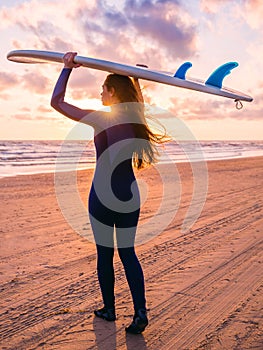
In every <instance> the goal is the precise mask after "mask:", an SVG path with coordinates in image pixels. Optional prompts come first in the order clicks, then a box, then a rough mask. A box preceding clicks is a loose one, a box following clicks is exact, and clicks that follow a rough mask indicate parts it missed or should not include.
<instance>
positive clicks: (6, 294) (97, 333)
mask: <svg viewBox="0 0 263 350" xmlns="http://www.w3.org/2000/svg"><path fill="white" fill-rule="evenodd" d="M207 164H208V174H209V187H208V193H207V196H206V200H205V203H204V207H203V210H202V213H201V215H200V217H199V219H198V220H197V222H196V223H195V224H194V225H193V227H191V229H190V230H189V231H188V232H186V233H183V232H182V231H181V225H182V222H183V219H184V217H185V215H186V212H187V209H188V207H189V204H190V202H191V198H192V192H193V174H192V171H191V168H190V167H189V165H188V164H178V165H177V169H178V173H179V175H180V183H181V191H182V192H181V198H180V205H179V207H178V210H177V211H176V213H175V215H174V217H173V220H172V221H171V222H170V223H169V225H168V226H167V227H165V228H164V230H163V232H162V233H159V234H158V235H156V236H154V237H151V239H149V240H147V241H146V242H145V243H144V244H142V245H139V246H137V248H136V250H137V253H138V256H139V259H140V261H141V263H142V266H143V270H144V274H145V281H146V293H147V294H146V295H147V306H148V308H149V321H150V324H149V327H148V328H146V330H145V332H144V333H143V335H138V336H132V335H126V334H125V330H124V329H125V326H127V325H128V324H129V323H130V321H131V318H132V315H133V308H132V302H131V297H130V293H129V289H128V286H127V283H126V279H125V276H124V272H123V269H122V266H121V263H120V260H119V258H118V255H117V254H115V276H116V308H117V317H118V319H117V321H116V322H113V323H108V322H106V321H103V320H101V319H98V318H95V317H94V315H93V310H94V309H95V308H97V307H100V306H101V298H100V292H99V286H98V282H97V277H96V252H95V246H94V244H93V243H92V242H90V241H89V240H87V239H86V238H84V237H81V236H80V235H79V234H78V233H76V232H75V231H74V230H73V229H72V227H71V226H70V225H69V223H68V222H67V221H66V220H65V218H64V216H63V215H62V213H61V209H60V207H59V205H58V202H57V198H56V195H55V190H54V176H53V174H37V175H26V176H25V175H24V176H16V177H9V178H2V179H0V186H1V228H0V235H1V250H0V264H1V269H0V344H1V346H0V348H1V349H2V350H4V349H16V350H18V349H19V350H22V349H26V350H28V349H52V350H56V349H63V350H67V349H70V350H71V349H76V350H82V349H100V350H102V349H105V350H106V349H107V350H113V349H120V350H122V349H128V350H131V349H139V350H146V349H147V350H152V349H153V350H159V349H173V350H174V349H175V350H184V349H225V350H229V349H242V350H243V349H263V319H262V291H263V286H262V284H263V282H262V275H263V265H262V240H263V235H262V233H263V198H262V188H263V157H255V158H246V159H236V160H223V161H210V162H208V163H207ZM162 171H163V172H164V173H167V174H169V172H170V168H169V165H162ZM91 177H92V171H88V170H87V171H81V172H79V174H78V189H79V193H80V197H81V199H82V202H83V206H84V207H85V206H86V201H87V200H86V198H87V195H88V191H89V187H90V181H91ZM139 178H141V179H142V180H143V179H145V180H146V182H147V184H148V186H149V189H148V199H147V200H146V202H145V203H144V205H143V207H142V212H141V221H140V226H139V229H138V235H140V233H141V232H142V231H143V230H145V228H144V226H143V224H144V223H147V220H149V219H150V218H151V217H153V216H154V217H155V221H154V222H155V223H156V225H159V224H162V223H164V222H166V220H167V216H166V215H167V213H168V211H167V212H164V213H159V214H156V211H157V209H158V206H159V204H160V202H161V198H162V186H161V185H160V177H159V176H158V174H157V173H156V171H154V170H153V169H148V170H144V171H141V172H140V173H139ZM62 182H63V181H62ZM177 185H178V184H177ZM61 186H64V187H63V191H67V190H68V189H67V185H66V183H64V184H62V185H61ZM167 186H168V188H169V192H170V193H171V194H172V193H174V191H175V183H174V182H173V180H172V179H171V178H169V177H167ZM168 203H169V201H168ZM200 205H202V203H201V204H200ZM72 208H73V209H74V201H73V202H72ZM73 212H74V210H73ZM75 215H76V220H77V221H78V213H77V212H76V214H75ZM85 230H86V232H90V227H89V225H88V223H87V227H85ZM144 234H147V232H144Z"/></svg>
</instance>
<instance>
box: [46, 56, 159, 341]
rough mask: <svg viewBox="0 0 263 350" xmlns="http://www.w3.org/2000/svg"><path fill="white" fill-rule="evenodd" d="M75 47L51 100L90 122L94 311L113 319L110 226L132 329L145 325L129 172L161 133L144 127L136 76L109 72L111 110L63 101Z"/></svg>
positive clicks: (136, 200) (151, 153)
mask: <svg viewBox="0 0 263 350" xmlns="http://www.w3.org/2000/svg"><path fill="white" fill-rule="evenodd" d="M75 56H76V53H73V52H68V53H67V54H65V56H64V68H63V70H62V72H61V75H60V77H59V79H58V81H57V84H56V86H55V89H54V92H53V96H52V100H51V106H52V107H53V108H55V109H56V110H57V111H59V112H60V113H62V114H64V115H65V116H66V117H68V118H70V119H73V120H75V121H79V122H82V123H85V124H89V125H91V126H92V127H93V128H94V131H95V136H94V142H95V147H96V153H97V164H96V169H95V173H94V178H93V182H92V186H91V191H90V195H89V216H90V221H91V225H92V230H93V233H94V237H95V241H96V247H97V272H98V280H99V284H100V288H101V293H102V298H103V302H104V306H103V308H101V309H98V310H95V311H94V313H95V315H96V316H98V317H100V318H103V319H105V320H107V321H115V320H116V314H115V297H114V269H113V255H114V239H113V232H114V227H115V230H116V240H117V247H118V253H119V256H120V259H121V261H122V264H123V266H124V270H125V274H126V278H127V281H128V284H129V288H130V291H131V295H132V299H133V305H134V317H133V321H132V323H131V324H130V326H129V327H127V328H126V331H127V332H129V333H134V334H138V333H141V332H143V331H144V329H145V327H146V326H147V325H148V319H147V311H146V300H145V286H144V276H143V271H142V268H141V265H140V263H139V261H138V258H137V256H136V253H135V250H134V240H135V233H136V227H137V224H138V219H139V212H140V197H139V191H138V186H137V183H136V179H135V176H134V172H133V165H134V166H136V167H137V168H138V169H140V168H142V167H144V166H145V165H148V164H151V163H152V162H154V161H155V154H156V149H155V143H159V142H161V139H162V137H160V136H159V135H156V134H154V133H153V132H151V131H150V129H149V128H148V126H147V123H146V121H145V117H144V113H143V104H140V103H139V102H143V101H142V95H141V92H140V89H139V84H138V81H135V83H133V82H132V80H131V79H130V78H129V77H126V76H120V75H117V74H110V75H108V77H107V78H106V80H105V82H104V84H103V86H102V88H103V90H102V93H101V98H102V103H103V105H104V106H110V107H111V112H102V111H93V110H83V109H80V108H77V107H75V106H72V105H70V104H68V103H66V102H65V101H64V96H65V91H66V85H67V81H68V78H69V76H70V73H71V71H72V68H77V67H79V66H80V65H78V64H75V63H74V57H75Z"/></svg>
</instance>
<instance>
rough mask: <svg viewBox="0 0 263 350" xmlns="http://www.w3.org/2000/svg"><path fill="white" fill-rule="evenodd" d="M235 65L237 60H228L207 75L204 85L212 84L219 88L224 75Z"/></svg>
mask: <svg viewBox="0 0 263 350" xmlns="http://www.w3.org/2000/svg"><path fill="white" fill-rule="evenodd" d="M237 66H238V63H237V62H228V63H225V64H223V65H222V66H220V67H218V68H217V69H216V70H215V71H214V72H213V73H212V74H211V75H210V76H209V78H208V79H207V81H206V82H205V85H212V86H215V87H218V88H220V89H221V87H222V84H223V80H224V78H225V76H226V75H228V74H230V73H231V70H232V69H233V68H236V67H237Z"/></svg>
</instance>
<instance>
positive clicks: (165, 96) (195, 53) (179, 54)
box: [0, 0, 263, 140]
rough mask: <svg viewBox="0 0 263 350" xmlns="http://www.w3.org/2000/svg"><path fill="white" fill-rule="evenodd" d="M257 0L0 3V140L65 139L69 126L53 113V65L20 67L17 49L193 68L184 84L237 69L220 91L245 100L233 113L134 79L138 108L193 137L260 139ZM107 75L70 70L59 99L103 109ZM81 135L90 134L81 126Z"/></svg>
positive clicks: (214, 100)
mask: <svg viewBox="0 0 263 350" xmlns="http://www.w3.org/2000/svg"><path fill="white" fill-rule="evenodd" d="M262 17H263V1H261V0H189V1H185V0H173V1H171V0H141V1H139V0H116V1H113V0H89V1H86V0H68V1H66V2H64V1H61V0H0V33H1V48H0V101H1V109H0V138H1V139H2V140H17V139H19V140H33V139H38V140H41V139H47V140H48V139H51V140H52V139H54V140H57V139H64V138H65V137H67V135H68V133H69V132H70V130H71V129H72V128H73V127H74V122H73V121H70V120H68V119H67V118H65V117H63V116H62V115H60V114H59V113H58V112H56V111H54V110H52V108H51V107H50V97H51V95H52V91H53V87H54V85H55V83H56V80H57V78H58V75H59V72H60V70H61V69H62V65H61V64H57V63H56V64H55V63H52V64H33V65H32V64H31V65H29V64H20V63H14V62H10V61H8V60H7V59H6V54H7V53H8V52H9V51H11V50H16V49H38V50H49V51H58V52H67V51H76V52H78V53H79V54H80V55H81V56H88V57H94V58H100V59H105V60H110V61H116V62H120V63H124V64H132V65H135V64H137V63H140V64H146V65H148V66H149V67H150V68H153V69H158V70H163V71H169V72H175V71H176V70H177V68H178V67H179V66H180V65H181V64H182V63H183V62H185V61H190V62H192V64H193V66H192V67H191V69H190V70H189V71H188V73H187V75H188V76H190V77H195V78H200V79H204V80H206V79H207V78H208V76H209V75H210V74H211V73H212V71H214V70H215V69H216V68H217V67H218V66H220V65H221V64H224V63H226V62H229V61H236V62H238V63H239V66H238V67H237V68H235V69H234V70H233V71H232V73H231V74H230V75H229V76H227V77H226V78H225V80H224V85H225V86H227V87H230V88H233V89H236V90H239V91H242V92H244V93H246V94H248V95H251V96H252V97H253V98H254V100H253V102H251V103H249V102H248V103H246V102H244V107H243V109H242V110H237V109H236V108H235V103H234V101H233V100H231V99H227V98H223V97H218V96H213V95H209V94H204V93H200V92H196V91H189V90H185V89H182V88H177V87H171V86H166V85H163V84H158V83H154V82H147V81H141V86H142V87H143V94H144V97H145V101H146V102H147V103H149V104H151V105H154V106H157V107H160V108H162V109H164V110H167V111H169V112H170V113H169V118H168V117H162V118H161V117H160V122H161V123H163V124H164V125H165V126H166V128H167V130H168V132H170V131H171V132H174V125H175V123H174V119H173V116H174V118H179V119H180V121H181V122H183V123H184V124H185V125H186V126H187V127H188V128H189V129H190V130H191V132H192V133H193V135H194V137H195V138H196V139H199V140H262V139H263V99H262V97H263V94H262V90H263V75H262V72H263V60H262V57H263V39H262V38H263V21H262ZM105 76H106V73H105V72H100V71H96V70H91V69H88V68H83V67H82V68H78V69H75V70H74V71H73V72H72V75H71V77H70V81H69V85H68V90H67V95H66V100H67V101H68V102H71V103H73V104H75V105H77V106H79V107H81V108H95V109H99V108H101V107H102V105H101V101H100V93H101V85H102V83H103V81H104V79H105ZM83 133H84V135H85V136H84V137H87V138H90V137H92V130H91V129H90V127H86V129H85V128H84V129H83Z"/></svg>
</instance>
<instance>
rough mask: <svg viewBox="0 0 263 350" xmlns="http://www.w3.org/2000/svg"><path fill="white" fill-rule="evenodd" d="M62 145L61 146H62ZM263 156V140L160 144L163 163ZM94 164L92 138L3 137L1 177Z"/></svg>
mask: <svg viewBox="0 0 263 350" xmlns="http://www.w3.org/2000/svg"><path fill="white" fill-rule="evenodd" d="M61 146H62V147H61ZM253 156H263V141H200V142H193V141H188V142H186V141H184V142H175V141H172V142H168V143H166V144H165V146H162V147H160V163H167V162H175V163H177V162H186V161H198V160H205V161H211V160H219V159H232V158H241V157H253ZM58 162H59V164H60V167H61V164H62V165H63V170H64V171H65V170H68V171H70V170H74V169H76V168H77V169H86V168H94V166H95V148H94V144H93V142H92V141H66V142H64V141H0V177H6V176H15V175H26V174H35V173H48V172H54V171H56V164H57V163H58Z"/></svg>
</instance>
